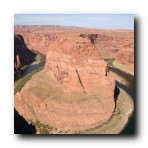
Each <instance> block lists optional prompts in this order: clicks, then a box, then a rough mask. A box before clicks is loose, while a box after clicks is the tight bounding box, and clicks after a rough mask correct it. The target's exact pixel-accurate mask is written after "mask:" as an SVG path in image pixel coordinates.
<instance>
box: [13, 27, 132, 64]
mask: <svg viewBox="0 0 148 148" xmlns="http://www.w3.org/2000/svg"><path fill="white" fill-rule="evenodd" d="M15 32H16V33H17V34H21V35H23V37H24V40H25V42H26V45H27V47H28V48H29V49H32V50H37V51H39V52H41V53H43V54H46V53H47V52H48V50H50V49H49V46H50V45H51V44H52V42H54V41H56V38H57V37H58V36H59V35H60V34H67V33H69V34H75V33H78V34H79V36H81V37H82V38H87V39H89V40H90V41H91V42H92V43H93V44H94V45H95V47H96V48H97V49H98V50H99V52H100V54H101V56H102V57H103V58H104V59H110V58H115V61H116V62H119V63H120V64H123V63H125V64H123V65H125V66H126V65H127V66H129V65H130V66H132V67H134V61H133V59H134V55H133V54H131V51H132V52H133V53H134V31H131V30H99V29H90V28H80V27H60V26H15ZM127 49H129V50H127ZM128 52H129V53H128ZM121 53H122V55H123V56H125V57H126V59H127V61H126V62H124V61H125V60H124V58H121V59H120V58H118V57H120V55H121ZM118 54H119V55H118ZM127 54H130V55H131V56H127ZM116 58H117V60H116ZM128 61H130V62H128ZM131 61H133V62H131Z"/></svg>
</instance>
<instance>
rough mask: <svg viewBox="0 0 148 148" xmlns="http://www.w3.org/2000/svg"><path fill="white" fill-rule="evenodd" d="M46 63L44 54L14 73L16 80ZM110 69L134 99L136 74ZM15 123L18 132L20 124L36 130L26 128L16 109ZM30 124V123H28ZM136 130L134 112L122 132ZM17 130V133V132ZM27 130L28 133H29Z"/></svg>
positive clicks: (121, 86) (117, 84) (116, 79)
mask: <svg viewBox="0 0 148 148" xmlns="http://www.w3.org/2000/svg"><path fill="white" fill-rule="evenodd" d="M44 64H45V56H42V59H41V60H39V61H35V62H33V63H32V64H30V65H29V66H27V67H26V68H25V69H23V70H22V71H20V72H17V73H15V75H14V79H15V82H17V80H19V79H21V78H23V77H24V76H26V75H27V74H29V73H31V72H33V71H34V70H36V69H38V68H40V67H42V66H44ZM109 71H110V72H111V73H112V74H113V75H114V77H115V83H116V86H117V87H118V88H120V89H123V90H124V91H125V92H126V93H127V94H129V95H130V96H131V97H132V98H133V101H134V98H135V97H134V86H135V85H134V76H132V75H129V74H127V73H125V72H123V71H121V70H119V69H117V68H115V67H112V66H110V67H109ZM14 125H15V129H14V130H15V131H16V132H17V133H18V132H19V133H21V131H19V130H18V126H20V125H21V126H24V128H25V129H26V132H27V129H28V130H29V131H28V132H30V133H32V132H34V130H33V131H32V130H31V129H32V128H30V127H28V128H26V126H27V125H26V123H25V121H24V119H23V118H22V117H21V116H19V114H18V113H17V112H16V111H15V121H14ZM28 126H30V125H28ZM134 131H135V114H134V113H133V115H132V116H131V118H130V119H129V122H128V124H127V125H126V127H125V128H124V130H123V131H122V132H121V134H134ZM16 132H15V133H16ZM28 132H27V133H28ZM22 133H24V130H23V128H22Z"/></svg>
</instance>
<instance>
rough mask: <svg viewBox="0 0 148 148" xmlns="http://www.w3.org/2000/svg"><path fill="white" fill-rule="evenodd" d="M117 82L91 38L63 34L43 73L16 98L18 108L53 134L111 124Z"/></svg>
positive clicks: (56, 43) (26, 117) (58, 37)
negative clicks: (107, 122) (48, 128)
mask: <svg viewBox="0 0 148 148" xmlns="http://www.w3.org/2000/svg"><path fill="white" fill-rule="evenodd" d="M114 87H115V80H114V78H113V77H112V75H111V74H110V73H108V72H107V64H106V62H105V61H104V60H103V58H102V56H101V55H100V53H99V51H98V50H97V49H96V48H95V47H94V44H93V43H92V42H91V40H90V39H88V38H82V37H80V34H79V33H76V34H74V33H73V34H60V35H59V36H57V38H56V40H55V41H54V42H52V43H51V44H50V46H49V50H48V52H47V55H46V63H45V68H44V70H43V71H41V72H39V73H37V74H36V75H34V76H33V78H32V79H31V80H30V81H29V82H28V83H27V84H26V85H25V86H24V87H23V89H22V90H21V91H20V92H18V93H17V94H16V95H15V108H16V110H17V111H18V112H19V114H20V115H22V116H23V117H24V118H25V119H26V120H27V121H31V122H33V123H35V122H36V121H39V122H40V123H42V124H44V125H48V126H49V127H52V128H51V131H50V133H78V132H79V131H84V130H87V129H90V128H95V127H96V126H99V125H101V124H103V123H104V122H106V121H108V120H109V119H110V117H111V116H112V114H113V112H114V109H115V102H114Z"/></svg>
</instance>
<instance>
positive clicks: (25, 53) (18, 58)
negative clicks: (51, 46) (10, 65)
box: [14, 35, 36, 70]
mask: <svg viewBox="0 0 148 148" xmlns="http://www.w3.org/2000/svg"><path fill="white" fill-rule="evenodd" d="M35 56H36V54H35V53H33V52H32V51H31V50H29V49H28V48H27V46H26V44H25V41H24V38H23V36H21V35H14V70H19V69H20V68H21V67H22V66H24V65H28V64H30V63H31V62H33V61H34V60H35Z"/></svg>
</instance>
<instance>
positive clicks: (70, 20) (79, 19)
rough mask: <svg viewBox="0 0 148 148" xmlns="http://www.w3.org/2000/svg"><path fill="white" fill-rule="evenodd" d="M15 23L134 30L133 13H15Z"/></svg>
mask: <svg viewBox="0 0 148 148" xmlns="http://www.w3.org/2000/svg"><path fill="white" fill-rule="evenodd" d="M14 25H58V26H76V27H85V28H97V29H127V30H134V15H132V14H15V15H14Z"/></svg>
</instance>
